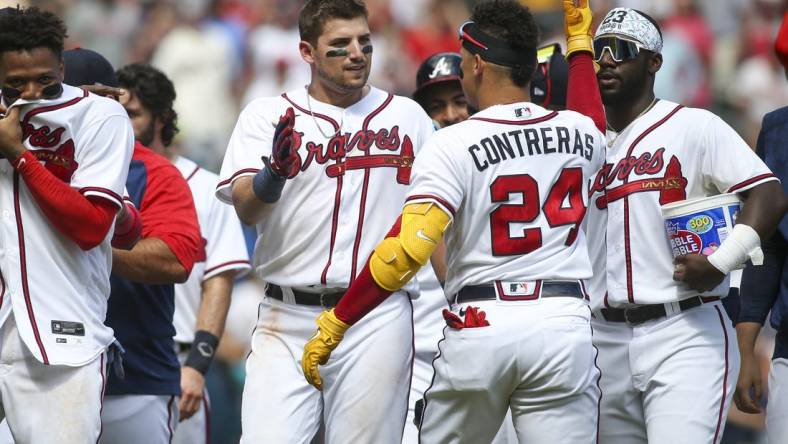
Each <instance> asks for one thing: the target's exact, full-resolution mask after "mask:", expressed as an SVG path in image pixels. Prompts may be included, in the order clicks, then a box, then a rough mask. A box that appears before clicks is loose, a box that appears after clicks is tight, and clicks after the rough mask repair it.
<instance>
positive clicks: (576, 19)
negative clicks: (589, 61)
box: [563, 0, 594, 59]
mask: <svg viewBox="0 0 788 444" xmlns="http://www.w3.org/2000/svg"><path fill="white" fill-rule="evenodd" d="M575 2H577V6H575ZM588 2H589V0H563V3H564V32H566V58H567V59H569V57H570V56H571V55H572V54H573V53H575V52H579V51H585V52H590V53H591V54H592V55H593V54H594V39H593V38H592V36H591V21H592V20H593V16H594V14H593V13H592V12H591V7H590V6H589V4H588Z"/></svg>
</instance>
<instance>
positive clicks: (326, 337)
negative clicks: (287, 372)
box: [301, 308, 350, 390]
mask: <svg viewBox="0 0 788 444" xmlns="http://www.w3.org/2000/svg"><path fill="white" fill-rule="evenodd" d="M315 322H316V323H317V331H316V332H315V335H314V336H312V339H310V340H309V342H307V343H306V345H305V346H304V355H303V356H302V357H301V368H302V369H303V370H304V377H305V378H306V380H307V382H309V383H310V384H312V385H313V386H315V388H317V389H318V390H323V381H322V380H321V379H320V372H319V371H318V369H317V366H318V365H322V364H325V363H326V362H328V358H329V357H330V356H331V352H332V351H333V350H334V349H335V348H337V345H339V341H341V340H342V337H343V336H344V335H345V331H347V329H348V328H350V325H349V324H346V323H344V322H342V321H341V320H340V319H339V318H337V317H336V315H335V314H334V309H333V308H332V309H331V310H329V311H324V312H323V313H320V316H318V317H317V320H316V321H315Z"/></svg>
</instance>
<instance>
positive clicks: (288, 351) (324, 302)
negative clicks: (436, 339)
mask: <svg viewBox="0 0 788 444" xmlns="http://www.w3.org/2000/svg"><path fill="white" fill-rule="evenodd" d="M299 29H300V33H301V38H302V42H301V43H300V51H301V55H302V57H303V59H304V60H305V61H306V62H307V63H309V64H310V65H311V69H312V80H311V83H310V85H308V86H307V87H305V88H300V89H298V90H295V91H289V92H287V93H284V94H282V95H281V96H279V97H273V98H262V99H257V100H255V101H253V102H251V103H250V104H249V105H248V106H247V107H246V108H245V109H244V111H243V112H242V113H241V115H240V117H239V118H238V123H237V124H236V127H235V130H234V132H233V135H232V137H231V139H230V143H229V146H228V149H227V153H226V156H225V159H224V163H223V165H222V170H221V173H220V182H219V185H218V189H217V195H218V196H219V198H220V199H222V200H224V201H225V202H228V203H230V202H232V203H233V204H234V206H235V209H236V212H237V213H238V215H239V216H240V217H241V220H243V221H244V222H246V223H250V224H256V225H257V230H258V233H260V235H261V237H260V238H259V239H258V241H257V244H256V245H255V251H254V258H253V260H254V268H255V271H256V272H257V273H258V275H259V276H260V277H261V278H262V279H263V280H265V281H266V282H267V283H268V287H267V290H266V297H265V298H264V299H263V302H262V303H261V305H260V309H259V319H258V323H257V328H256V330H255V332H254V334H253V336H252V352H251V354H250V355H249V358H248V359H247V364H246V370H247V376H246V384H245V387H244V396H243V407H242V427H243V438H242V441H243V442H250V443H251V442H254V443H257V442H266V443H278V442H309V441H310V440H311V439H312V437H313V436H314V435H315V434H316V432H317V431H318V428H319V426H320V423H321V419H322V420H323V421H324V422H325V440H326V442H328V443H345V442H375V443H399V442H400V440H401V436H402V429H403V426H404V422H405V415H406V411H407V397H408V386H409V381H410V373H411V365H412V364H411V361H412V357H413V350H412V349H413V344H412V342H413V340H412V338H413V333H412V332H413V325H412V317H411V316H412V315H411V304H410V299H409V298H408V297H407V296H405V292H402V296H401V297H398V298H391V299H390V300H389V301H388V302H387V303H386V304H383V305H381V306H380V307H379V308H378V309H377V310H375V312H374V314H373V315H372V316H370V317H369V319H366V320H365V322H363V323H362V324H363V326H360V328H358V329H357V331H356V332H355V333H353V334H351V335H349V336H348V338H347V340H346V343H345V344H344V346H343V347H341V348H340V349H339V350H337V355H336V356H337V359H335V360H333V361H332V362H331V363H330V364H329V368H330V370H328V371H327V372H326V384H325V387H324V390H323V391H322V392H321V391H318V390H316V389H315V388H314V387H312V386H310V385H309V384H308V383H307V382H306V381H305V380H304V378H303V375H302V374H301V370H300V367H299V362H298V360H299V358H300V356H301V350H302V349H303V346H304V344H305V343H306V342H307V340H308V339H309V337H310V335H311V334H312V333H313V329H314V328H313V325H314V324H313V320H314V318H315V317H316V316H317V315H318V314H319V313H320V312H321V311H322V310H323V309H324V308H326V307H333V306H334V305H335V304H336V303H337V301H338V300H340V298H341V297H342V294H343V293H344V291H345V289H346V288H347V287H348V286H349V285H350V283H351V282H352V281H353V280H354V278H355V276H356V275H357V273H358V272H359V271H360V270H361V269H362V268H363V265H364V262H365V261H366V259H367V258H368V257H369V254H370V253H371V251H372V249H373V248H374V246H375V242H377V240H378V239H379V238H382V237H383V235H384V234H385V232H386V230H387V229H388V227H389V226H390V225H391V223H392V222H393V221H394V220H395V219H396V218H397V215H398V213H399V208H400V206H401V205H402V203H403V202H404V199H405V192H406V190H407V185H408V184H409V182H410V169H411V165H412V161H413V158H414V155H415V154H416V153H418V151H419V147H420V146H421V144H422V143H423V142H424V141H425V140H426V138H427V137H428V136H429V135H430V134H431V133H432V132H433V128H432V122H431V121H430V119H429V117H428V116H427V115H426V114H425V113H424V111H423V110H422V109H421V108H420V107H419V105H418V104H417V103H415V102H414V101H412V100H410V99H407V98H403V97H398V96H394V95H392V94H388V93H386V92H384V91H381V90H379V89H377V88H374V87H372V86H369V85H367V84H366V81H367V78H368V73H369V68H370V63H371V57H372V44H371V39H370V32H369V27H368V25H367V19H366V7H365V6H364V5H363V3H361V2H360V1H354V0H330V1H326V0H324V1H310V2H307V3H306V5H305V6H304V8H303V9H302V10H301V13H300V17H299ZM277 122H279V123H277ZM261 157H262V158H263V160H261ZM373 332H375V333H376V334H372V333H373Z"/></svg>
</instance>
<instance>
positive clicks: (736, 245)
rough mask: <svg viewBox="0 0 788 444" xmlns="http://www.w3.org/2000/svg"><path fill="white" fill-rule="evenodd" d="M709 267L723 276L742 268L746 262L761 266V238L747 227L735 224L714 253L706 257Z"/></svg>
mask: <svg viewBox="0 0 788 444" xmlns="http://www.w3.org/2000/svg"><path fill="white" fill-rule="evenodd" d="M708 259H709V262H710V263H711V265H714V267H715V268H716V269H718V270H720V271H721V272H722V273H724V274H728V273H730V272H731V271H732V270H736V269H738V268H742V267H743V266H744V263H745V262H747V260H748V259H749V260H752V263H753V265H761V264H763V251H761V238H760V237H759V236H758V233H756V232H755V230H753V229H752V227H750V226H749V225H744V224H737V225H736V226H734V227H733V230H732V231H731V233H730V234H729V235H728V238H727V239H725V242H723V243H722V245H720V248H718V249H717V251H715V252H714V253H712V254H710V255H709V256H708Z"/></svg>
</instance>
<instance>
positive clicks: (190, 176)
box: [186, 165, 200, 182]
mask: <svg viewBox="0 0 788 444" xmlns="http://www.w3.org/2000/svg"><path fill="white" fill-rule="evenodd" d="M197 171H200V166H199V165H197V166H196V167H194V171H192V172H191V174H189V175H188V176H186V182H188V181H189V179H191V178H192V177H194V175H195V174H197Z"/></svg>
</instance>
